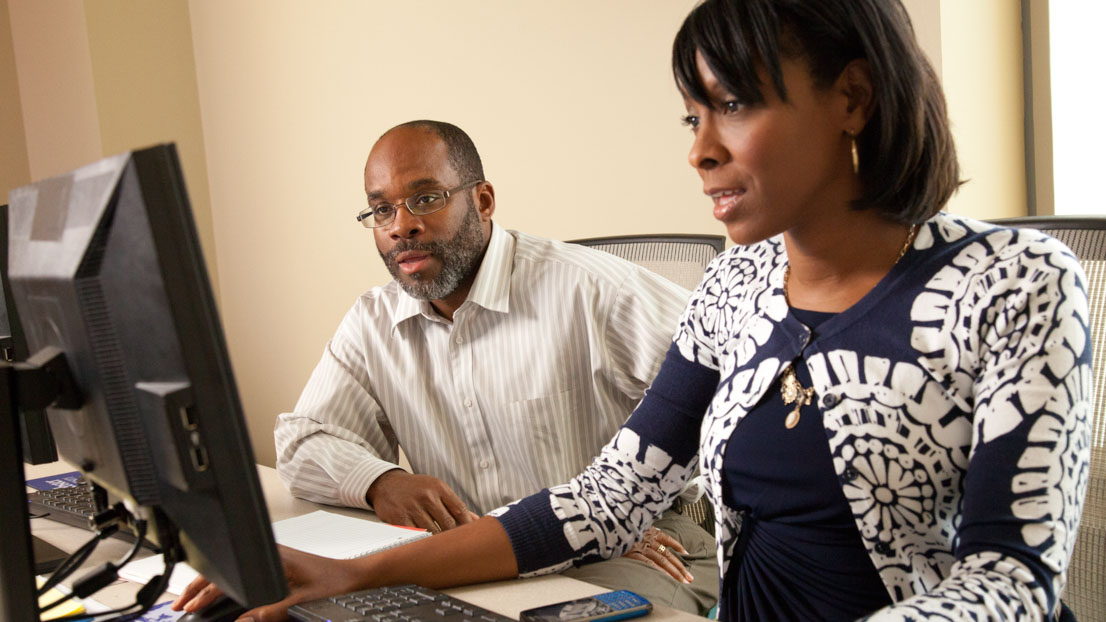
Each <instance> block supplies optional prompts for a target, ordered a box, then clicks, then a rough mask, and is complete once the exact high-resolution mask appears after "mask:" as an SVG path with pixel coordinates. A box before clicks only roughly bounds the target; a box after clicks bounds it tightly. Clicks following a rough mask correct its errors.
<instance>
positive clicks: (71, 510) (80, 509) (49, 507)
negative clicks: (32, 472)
mask: <svg viewBox="0 0 1106 622" xmlns="http://www.w3.org/2000/svg"><path fill="white" fill-rule="evenodd" d="M27 511H28V513H29V514H30V515H31V518H33V519H34V518H48V519H50V520H52V521H57V522H59V523H65V524H66V525H72V526H73V527H80V528H81V529H85V530H87V531H90V532H91V531H92V525H91V524H90V523H89V519H90V518H92V515H93V514H95V513H96V504H95V502H94V501H93V500H92V486H90V485H88V484H87V483H86V482H85V480H83V479H80V480H77V485H76V486H72V487H69V488H54V489H51V490H36V491H34V492H29V493H27ZM112 537H113V538H119V539H120V540H126V541H127V542H134V534H133V533H131V532H130V531H128V530H126V529H119V530H117V531H116V532H115V533H114V534H112ZM142 546H144V547H146V548H148V549H151V550H154V551H157V550H158V548H157V545H155V544H154V543H153V542H150V541H149V540H146V541H145V542H143V543H142Z"/></svg>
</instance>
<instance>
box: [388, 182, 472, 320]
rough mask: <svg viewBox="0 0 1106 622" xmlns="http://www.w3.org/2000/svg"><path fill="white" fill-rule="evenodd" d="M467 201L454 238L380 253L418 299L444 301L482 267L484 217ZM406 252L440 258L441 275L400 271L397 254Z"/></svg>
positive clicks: (407, 244) (409, 244)
mask: <svg viewBox="0 0 1106 622" xmlns="http://www.w3.org/2000/svg"><path fill="white" fill-rule="evenodd" d="M466 198H468V207H469V209H468V211H467V212H466V213H465V218H464V220H462V221H461V226H460V227H459V228H458V229H457V233H455V234H454V235H453V237H452V238H450V239H448V240H445V241H434V242H416V241H413V240H401V241H400V242H399V243H397V244H396V246H395V248H393V249H392V250H390V251H388V252H387V253H383V252H380V251H379V250H378V251H377V252H380V258H381V259H383V260H384V265H385V266H387V267H388V272H390V273H392V278H393V279H395V280H396V282H397V283H399V286H400V287H402V288H403V291H405V292H407V295H408V296H410V297H412V298H416V299H418V300H441V299H443V298H445V297H446V296H448V295H450V294H452V293H453V292H454V291H456V290H457V286H458V285H460V284H461V282H462V281H464V280H465V278H466V277H468V276H470V275H472V274H474V273H475V272H476V270H477V268H479V267H480V266H479V264H480V257H481V255H482V254H483V252H484V232H483V229H482V228H481V227H480V214H479V213H478V212H477V211H476V205H475V204H474V203H473V201H472V198H471V197H466ZM404 251H422V252H426V253H430V254H431V255H433V256H435V257H437V258H438V260H439V261H441V263H442V269H441V271H440V272H438V276H436V277H434V278H433V279H430V280H424V279H423V278H422V274H421V273H419V272H416V273H414V274H411V275H405V274H403V273H402V272H400V270H399V263H398V262H397V261H396V255H398V254H400V253H402V252H404Z"/></svg>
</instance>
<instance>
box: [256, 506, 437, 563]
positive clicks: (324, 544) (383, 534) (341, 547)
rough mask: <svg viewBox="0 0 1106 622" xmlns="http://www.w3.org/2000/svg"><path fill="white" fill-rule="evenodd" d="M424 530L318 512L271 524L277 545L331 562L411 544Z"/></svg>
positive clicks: (425, 534) (420, 536)
mask: <svg viewBox="0 0 1106 622" xmlns="http://www.w3.org/2000/svg"><path fill="white" fill-rule="evenodd" d="M429 535H430V532H429V531H426V530H425V529H412V528H408V527H399V526H396V525H389V524H387V523H377V522H374V521H369V520H365V519H363V518H353V517H351V516H344V515H342V514H334V513H333V512H327V511H325V510H318V511H315V512H312V513H310V514H304V515H302V516H296V517H295V518H289V519H286V520H282V521H278V522H276V523H273V536H274V537H275V538H276V541H277V543H278V544H283V545H285V546H290V547H292V548H294V549H299V550H301V551H306V552H308V553H314V554H315V555H321V556H323V557H330V558H333V559H353V558H355V557H363V556H365V555H369V554H370V553H376V552H378V551H383V550H384V549H390V548H392V547H396V546H399V545H401V544H406V543H408V542H414V541H415V540H418V539H420V538H425V537H427V536H429Z"/></svg>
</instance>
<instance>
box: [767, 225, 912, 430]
mask: <svg viewBox="0 0 1106 622" xmlns="http://www.w3.org/2000/svg"><path fill="white" fill-rule="evenodd" d="M917 234H918V225H916V224H914V225H910V232H909V233H907V234H906V243H905V244H903V245H902V249H901V250H900V251H899V256H898V257H896V258H895V263H894V264H891V265H892V267H894V265H895V264H897V263H899V260H900V259H902V257H903V255H905V254H906V251H908V250H910V245H911V244H913V243H914V236H916V235H917ZM789 276H791V264H790V263H789V264H787V267H786V268H784V271H783V298H784V300H787V301H788V304H789V305H790V304H791V302H790V301H791V299H790V297H789V296H788V295H787V277H789ZM780 394H781V395H783V403H784V406H789V405H791V404H795V410H793V411H791V412H790V413H788V415H787V418H786V419H784V420H783V425H784V427H786V428H787V429H788V430H790V429H791V428H794V427H795V426H797V425H799V410H800V409H801V408H802V407H803V406H806V405H807V404H810V403H811V402H813V401H814V387H809V388H807V387H804V386H803V385H802V383H801V382H799V378H798V377H797V376H796V375H795V366H794V365H793V364H789V365H788V366H787V369H785V370H783V374H782V375H781V376H780Z"/></svg>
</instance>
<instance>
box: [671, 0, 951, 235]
mask: <svg viewBox="0 0 1106 622" xmlns="http://www.w3.org/2000/svg"><path fill="white" fill-rule="evenodd" d="M696 53H699V54H702V55H703V59H704V60H705V61H706V64H707V66H708V67H710V69H711V71H712V72H713V73H714V75H715V77H717V78H718V81H719V83H721V84H722V86H724V87H725V88H726V90H727V91H729V92H730V93H731V94H732V95H733V96H734V97H737V98H738V99H739V100H740V101H742V102H744V103H747V104H756V103H760V102H762V101H764V96H763V94H762V92H761V88H762V86H763V85H761V84H760V81H759V79H758V77H757V69H758V68H763V70H764V71H765V72H766V73H767V75H768V76H769V78H770V79H771V82H772V86H773V87H774V88H775V89H776V92H777V93H778V94H779V96H780V98H781V99H782V100H784V101H787V92H786V90H785V88H784V84H783V73H782V70H781V68H780V59H781V57H784V58H789V59H793V60H801V61H802V62H804V63H805V65H806V66H807V68H808V70H809V71H810V73H811V76H812V78H813V80H814V84H815V86H816V87H818V88H822V89H825V88H828V87H830V86H831V85H832V84H833V83H834V81H835V80H836V79H837V77H838V76H839V75H840V74H841V72H842V71H843V70H844V68H845V66H846V65H848V64H849V63H850V62H852V61H853V60H855V59H865V60H867V62H868V66H869V68H870V71H871V76H872V89H873V106H872V114H871V118H870V119H869V120H868V123H867V124H866V125H865V126H864V129H863V130H862V131H861V133H860V134H859V135H858V136H857V137H856V147H857V152H858V154H859V160H860V168H859V175H860V181H861V187H862V194H861V196H860V198H858V199H857V200H855V201H854V202H853V207H854V208H855V209H875V210H878V211H880V212H882V213H883V214H884V215H885V216H887V217H889V218H890V219H892V220H895V221H897V222H902V223H917V222H921V221H923V220H925V219H927V218H929V217H930V216H932V215H934V214H936V213H937V212H938V211H940V210H941V208H942V207H944V205H945V203H946V202H948V199H949V197H950V196H952V193H953V192H955V191H956V188H957V187H959V185H960V169H959V165H958V163H957V160H956V148H955V146H954V145H953V140H952V132H951V130H950V128H949V122H948V114H947V112H946V109H945V95H944V91H943V90H942V89H941V84H940V81H939V80H938V78H937V75H936V73H935V72H934V71H933V67H932V66H931V65H930V64H929V61H928V60H927V59H926V57H925V54H924V53H923V52H922V50H921V48H920V47H919V46H918V43H917V40H916V39H915V37H914V28H913V26H912V25H911V23H910V16H909V15H908V14H907V13H906V9H905V8H904V7H903V6H902V4H901V2H899V0H704V2H702V3H701V4H699V5H698V6H697V7H695V9H693V10H692V12H691V13H690V14H689V15H688V16H687V19H685V20H684V23H683V26H681V27H680V31H679V33H677V35H676V40H675V42H674V43H673V46H672V70H673V73H674V74H675V78H676V85H677V86H678V87H679V88H680V90H681V91H682V92H683V93H684V94H685V95H687V96H688V97H690V98H691V99H694V100H695V101H697V102H699V103H701V104H703V105H708V106H709V105H711V102H710V97H709V96H708V94H707V92H706V89H705V88H704V87H703V83H702V78H701V76H700V75H699V71H698V69H697V67H696V62H695V59H696Z"/></svg>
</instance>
